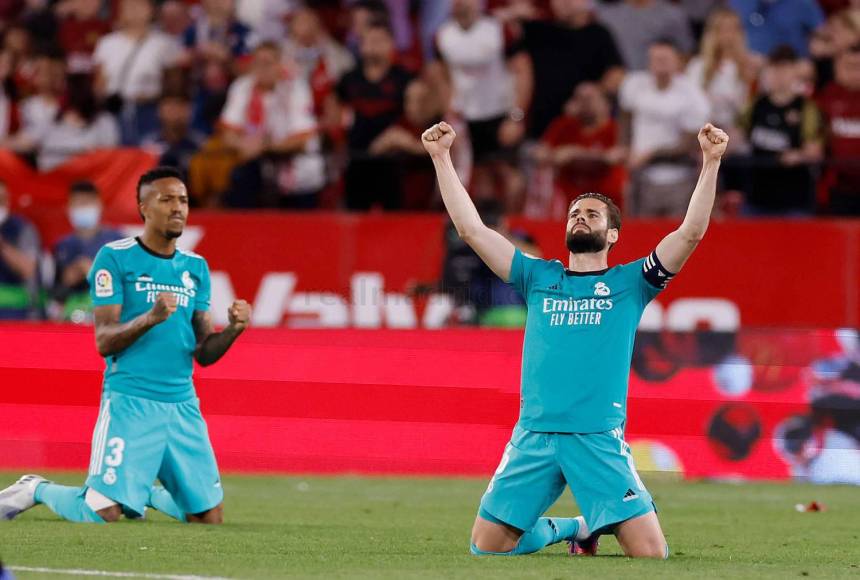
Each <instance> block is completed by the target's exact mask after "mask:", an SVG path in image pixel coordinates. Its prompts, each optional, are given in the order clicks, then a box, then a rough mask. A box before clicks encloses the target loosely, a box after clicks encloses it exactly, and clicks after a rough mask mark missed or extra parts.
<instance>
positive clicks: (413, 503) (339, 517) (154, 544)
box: [0, 472, 860, 580]
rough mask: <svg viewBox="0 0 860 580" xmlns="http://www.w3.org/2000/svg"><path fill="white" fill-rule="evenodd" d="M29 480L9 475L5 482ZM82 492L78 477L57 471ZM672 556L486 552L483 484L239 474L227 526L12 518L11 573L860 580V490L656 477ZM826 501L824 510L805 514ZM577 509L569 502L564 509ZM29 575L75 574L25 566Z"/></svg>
mask: <svg viewBox="0 0 860 580" xmlns="http://www.w3.org/2000/svg"><path fill="white" fill-rule="evenodd" d="M18 475H20V474H18V473H9V472H6V473H3V472H0V484H3V485H5V484H6V482H9V483H11V482H12V481H14V480H15V479H16V478H17V477H18ZM44 475H46V476H49V477H51V478H53V479H54V480H55V481H57V482H61V483H68V484H73V485H77V484H80V482H81V481H82V480H83V474H78V473H46V474H44ZM645 479H646V483H647V484H648V485H649V488H650V489H651V491H652V493H653V495H654V497H655V499H656V501H657V504H658V506H659V507H660V510H661V511H660V517H661V520H662V523H663V527H664V530H665V532H666V536H667V539H668V541H669V545H670V547H671V550H672V556H671V558H670V560H669V561H667V562H659V561H633V560H629V559H626V558H623V557H621V556H620V551H619V548H618V544H617V543H616V542H615V539H614V538H611V537H604V538H603V540H602V542H601V552H600V557H597V558H571V557H568V556H567V550H566V546H565V545H564V544H561V545H557V546H553V547H551V548H549V549H547V550H545V551H543V552H541V553H538V554H534V555H531V556H524V557H517V558H504V557H484V558H475V557H473V556H470V555H469V554H468V540H469V529H470V526H471V524H472V521H473V518H474V514H475V511H476V509H477V504H478V500H479V498H480V496H481V494H482V492H483V490H484V488H485V486H486V481H485V480H480V479H438V478H375V477H295V476H293V477H269V476H226V477H225V478H224V489H225V492H226V502H225V513H226V523H225V524H224V525H223V526H221V527H206V526H188V525H182V524H179V523H177V522H174V521H172V520H169V519H168V518H166V517H164V516H162V515H161V514H158V513H157V512H152V511H150V512H149V513H148V514H147V518H146V521H143V522H140V521H122V522H119V523H117V524H113V525H109V526H95V525H80V524H71V523H66V522H61V521H59V520H58V519H57V518H56V517H55V516H54V515H53V514H51V513H50V512H49V511H48V510H47V509H45V508H44V507H37V508H35V509H33V510H31V511H29V512H27V513H26V514H23V515H22V516H21V517H20V518H18V519H17V520H15V521H13V522H0V557H2V558H3V560H4V561H5V563H6V564H7V565H8V566H13V567H49V568H54V569H86V570H98V571H120V572H134V573H149V574H187V575H201V576H221V577H230V578H350V579H352V578H373V579H377V578H391V579H402V578H445V579H447V578H463V579H469V580H474V579H476V578H492V579H501V578H516V579H520V578H537V579H541V580H554V579H556V578H558V579H561V578H565V579H567V578H635V579H636V580H644V579H649V578H675V577H686V578H720V579H734V578H755V579H757V580H760V579H765V578H779V579H781V580H785V579H789V578H803V577H809V578H860V523H858V522H860V490H858V489H856V488H849V487H819V486H809V485H789V484H746V485H733V484H728V483H720V484H717V483H683V482H679V481H670V480H666V479H661V478H654V477H651V478H648V477H646V478H645ZM811 500H817V501H819V502H822V503H824V504H826V506H827V508H828V509H827V511H825V512H821V513H798V512H797V511H795V509H794V506H795V504H797V503H806V502H809V501H811ZM550 513H551V514H555V515H566V516H567V515H575V514H576V513H577V512H576V510H575V507H574V504H573V502H572V500H571V499H570V495H569V494H567V495H566V496H565V497H564V498H563V499H562V500H560V501H559V503H558V504H556V505H555V506H554V507H553V508H552V509H551V510H550ZM16 575H17V577H18V578H19V579H22V580H23V579H29V578H69V577H70V576H60V575H56V574H54V573H46V572H40V573H33V572H23V571H19V572H17V573H16Z"/></svg>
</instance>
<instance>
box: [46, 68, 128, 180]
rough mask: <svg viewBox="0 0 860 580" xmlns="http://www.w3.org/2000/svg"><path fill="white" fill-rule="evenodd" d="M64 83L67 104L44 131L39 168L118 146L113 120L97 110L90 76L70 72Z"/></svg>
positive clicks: (116, 129) (47, 167) (108, 115)
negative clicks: (65, 85) (65, 83)
mask: <svg viewBox="0 0 860 580" xmlns="http://www.w3.org/2000/svg"><path fill="white" fill-rule="evenodd" d="M67 85H68V91H67V94H66V103H65V105H64V106H63V108H62V110H61V111H60V114H59V116H58V117H57V119H56V120H55V121H54V123H52V124H51V126H50V127H49V128H48V129H47V130H46V131H45V136H44V139H43V141H42V144H41V148H40V149H39V152H38V156H37V164H38V166H39V169H41V170H42V171H48V170H51V169H53V168H54V167H56V166H58V165H60V164H61V163H63V162H64V161H66V160H67V159H68V158H70V157H73V156H75V155H78V154H81V153H86V152H88V151H92V150H95V149H105V148H109V147H116V146H117V145H119V139H120V136H119V128H118V127H117V124H116V121H115V120H114V119H113V117H112V116H111V115H110V114H108V113H106V112H103V111H101V110H100V109H99V106H98V101H97V100H96V97H95V95H94V94H93V90H92V84H91V82H90V78H89V77H88V76H86V75H70V76H69V77H68V79H67Z"/></svg>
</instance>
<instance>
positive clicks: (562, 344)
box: [509, 250, 662, 433]
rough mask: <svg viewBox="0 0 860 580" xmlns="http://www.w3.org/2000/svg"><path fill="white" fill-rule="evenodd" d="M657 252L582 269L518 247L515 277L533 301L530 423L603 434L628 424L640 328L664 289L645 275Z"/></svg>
mask: <svg viewBox="0 0 860 580" xmlns="http://www.w3.org/2000/svg"><path fill="white" fill-rule="evenodd" d="M653 256H654V255H653V254H652V256H650V257H648V258H643V259H641V260H637V261H635V262H631V263H629V264H624V265H620V266H615V267H613V268H609V269H607V270H604V271H600V272H586V273H580V272H571V271H570V270H567V269H566V268H565V267H564V265H563V264H562V263H561V262H559V261H558V260H553V261H547V260H540V259H537V258H533V257H530V256H527V255H525V254H523V253H522V252H520V251H519V250H516V252H515V253H514V259H513V262H512V264H511V275H510V280H509V283H510V284H512V285H513V286H514V287H515V288H516V289H517V290H518V291H519V292H520V293H521V294H522V296H523V298H524V299H525V301H526V303H527V305H528V316H527V318H526V330H525V338H524V341H523V365H522V377H521V386H520V389H521V397H522V399H521V408H520V424H521V425H522V427H523V428H525V429H528V430H529V431H542V432H548V433H597V432H602V431H608V430H610V429H614V428H616V427H619V426H621V425H622V424H623V423H624V420H625V418H626V416H627V382H628V377H629V374H630V361H631V358H632V356H633V340H634V338H635V336H636V327H637V326H638V324H639V319H640V318H641V316H642V311H643V310H644V309H645V306H646V305H647V304H648V302H650V301H651V300H652V299H653V298H654V297H655V296H656V295H657V294H658V293H659V292H660V290H661V287H657V286H655V285H652V284H651V283H650V282H649V281H648V280H646V278H645V275H644V272H645V271H647V270H648V268H647V266H648V264H649V263H651V262H650V261H651V260H653V259H654V257H653ZM661 275H662V274H661Z"/></svg>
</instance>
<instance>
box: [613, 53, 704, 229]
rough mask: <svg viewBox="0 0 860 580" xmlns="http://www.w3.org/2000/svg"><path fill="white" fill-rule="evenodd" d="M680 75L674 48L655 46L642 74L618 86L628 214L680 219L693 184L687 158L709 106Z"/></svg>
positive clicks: (689, 155) (692, 166) (693, 146)
mask: <svg viewBox="0 0 860 580" xmlns="http://www.w3.org/2000/svg"><path fill="white" fill-rule="evenodd" d="M680 70H681V55H680V54H679V53H678V49H677V48H675V45H674V44H672V42H671V41H668V40H667V41H659V42H656V43H654V44H653V45H651V48H649V49H648V70H647V71H637V72H633V73H630V74H629V75H627V77H626V78H625V79H624V83H623V84H622V85H621V91H620V93H619V105H620V106H621V109H622V111H623V114H622V127H623V130H622V134H623V135H624V136H625V138H626V140H627V142H626V145H628V146H629V151H630V153H629V160H628V167H629V169H630V171H631V181H632V182H631V184H630V185H631V188H630V194H631V195H630V199H629V202H630V204H629V205H630V209H631V210H632V213H633V214H634V215H638V216H673V217H674V216H679V215H683V214H684V212H685V211H686V209H687V204H688V202H689V200H690V193H691V192H692V191H693V187H694V186H695V184H696V176H695V168H694V165H693V162H692V161H693V157H692V154H693V153H694V151H695V149H696V134H697V132H698V130H699V128H700V127H701V126H702V125H704V124H705V123H706V122H707V121H708V118H709V114H710V107H709V105H708V99H707V97H706V96H705V94H704V92H703V91H702V89H701V88H699V87H698V86H696V85H695V84H693V83H692V82H690V80H689V79H688V78H687V77H686V76H684V75H683V74H681V72H680Z"/></svg>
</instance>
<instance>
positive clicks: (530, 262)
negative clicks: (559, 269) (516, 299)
mask: <svg viewBox="0 0 860 580" xmlns="http://www.w3.org/2000/svg"><path fill="white" fill-rule="evenodd" d="M545 263H546V261H545V260H541V259H540V258H535V257H533V256H529V255H528V254H524V253H523V252H521V251H520V250H519V248H517V249H515V250H514V259H513V261H511V275H510V278H508V284H510V285H511V286H513V287H514V288H515V289H516V290H517V292H519V293H520V294H521V295H522V297H523V298H524V299H525V300H526V302H528V296H529V291H530V290H531V288H532V286H533V285H534V282H535V277H536V276H535V272H536V271H537V269H538V268H540V267H541V265H542V264H545Z"/></svg>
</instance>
